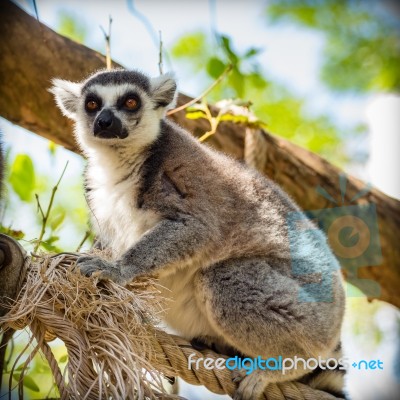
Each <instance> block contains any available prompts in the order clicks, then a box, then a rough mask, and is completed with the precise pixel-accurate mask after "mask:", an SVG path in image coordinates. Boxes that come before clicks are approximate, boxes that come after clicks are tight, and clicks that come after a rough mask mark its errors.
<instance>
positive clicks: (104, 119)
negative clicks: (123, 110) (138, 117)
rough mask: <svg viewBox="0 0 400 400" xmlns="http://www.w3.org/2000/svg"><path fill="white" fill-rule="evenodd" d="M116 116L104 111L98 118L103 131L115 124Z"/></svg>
mask: <svg viewBox="0 0 400 400" xmlns="http://www.w3.org/2000/svg"><path fill="white" fill-rule="evenodd" d="M113 118H114V115H113V113H112V112H111V111H110V110H104V111H103V112H102V113H101V114H100V115H99V116H98V118H97V124H98V125H99V127H100V128H101V129H107V128H109V127H110V126H111V125H112V123H113Z"/></svg>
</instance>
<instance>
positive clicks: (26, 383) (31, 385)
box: [24, 375, 40, 392]
mask: <svg viewBox="0 0 400 400" xmlns="http://www.w3.org/2000/svg"><path fill="white" fill-rule="evenodd" d="M24 386H25V387H26V388H28V389H30V390H32V391H33V392H40V389H39V386H38V385H37V384H36V382H35V381H34V380H33V379H32V378H31V377H30V376H28V375H27V376H24Z"/></svg>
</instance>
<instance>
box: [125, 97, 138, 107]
mask: <svg viewBox="0 0 400 400" xmlns="http://www.w3.org/2000/svg"><path fill="white" fill-rule="evenodd" d="M138 105H139V102H138V101H137V100H136V99H133V98H132V97H129V98H128V99H126V100H125V107H126V108H128V109H129V110H134V109H135V108H137V107H138Z"/></svg>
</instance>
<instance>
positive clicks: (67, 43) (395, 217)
mask: <svg viewBox="0 0 400 400" xmlns="http://www.w3.org/2000/svg"><path fill="white" fill-rule="evenodd" d="M0 11H1V15H2V23H1V24H0V37H1V41H0V54H1V55H2V62H1V63H0V91H1V92H0V115H1V116H3V117H4V118H6V119H8V120H10V121H11V122H13V123H15V124H18V125H20V126H22V127H24V128H27V129H28V130H30V131H32V132H35V133H37V134H38V135H41V136H43V137H45V138H47V139H50V140H53V141H54V142H56V143H58V144H60V145H62V146H64V147H66V148H67V149H70V150H73V151H76V150H77V147H76V143H75V141H74V138H73V135H72V129H71V124H70V123H69V122H68V121H67V119H66V118H64V117H63V116H62V115H61V113H60V111H59V110H58V108H56V107H55V105H54V101H53V98H52V96H51V95H50V94H49V93H48V92H47V91H46V89H47V88H49V87H50V80H51V79H52V78H53V77H60V78H63V79H70V80H76V81H77V80H81V79H82V78H84V77H85V76H86V75H87V74H89V73H91V72H93V71H95V70H96V69H99V68H102V67H103V66H104V56H103V55H101V54H99V53H97V52H95V51H93V50H90V49H88V48H86V47H85V46H82V45H79V44H78V43H75V42H73V41H71V40H69V39H67V38H65V37H62V36H60V35H58V34H57V33H55V32H54V31H52V30H51V29H49V28H47V27H46V26H44V25H42V24H41V23H40V22H38V21H37V20H35V18H33V17H31V16H29V15H28V14H26V13H25V12H23V11H22V10H20V9H19V8H18V7H17V6H16V5H14V4H13V3H11V2H9V1H2V2H0ZM190 100H191V99H190V98H189V97H187V96H184V95H180V96H179V101H178V104H179V105H183V104H186V103H188V102H189V101H190ZM211 111H212V113H213V115H217V114H218V110H216V109H215V108H213V107H211ZM171 119H173V120H175V121H176V122H178V123H179V124H180V125H182V126H184V127H185V128H186V129H188V130H189V131H190V132H192V133H193V134H194V135H195V136H197V137H200V136H201V135H203V134H204V133H205V132H207V131H208V129H209V126H208V122H207V121H206V120H203V119H198V120H189V119H186V118H185V112H184V111H179V112H176V113H175V114H173V115H172V116H171ZM260 134H261V135H262V136H263V140H265V142H266V149H267V150H266V151H267V162H266V165H265V166H264V167H263V168H262V172H263V173H265V174H266V175H268V176H269V177H270V178H272V179H273V180H274V181H276V182H277V183H278V184H280V185H281V186H282V187H283V188H284V189H285V190H286V191H287V192H288V193H289V194H290V195H291V196H292V197H293V198H294V199H295V200H296V201H297V202H298V203H299V204H300V206H301V207H302V208H303V209H305V210H316V209H324V208H327V207H328V208H330V207H332V206H334V205H332V204H331V203H330V202H329V201H328V200H327V199H325V198H324V197H323V196H321V195H320V194H319V193H318V191H317V190H316V189H317V187H319V186H321V187H323V188H325V189H326V190H327V191H328V192H329V193H330V194H331V195H332V196H333V197H335V194H336V195H337V198H339V197H340V185H339V174H340V173H341V171H340V170H339V169H337V168H336V167H334V166H332V165H331V164H329V163H328V162H327V161H325V160H323V159H322V158H320V157H319V156H317V155H315V154H313V153H310V152H309V151H307V150H304V149H302V148H300V147H298V146H296V145H294V144H292V143H290V142H288V141H286V140H284V139H281V138H278V137H276V136H272V135H270V134H268V133H267V132H265V131H261V133H260ZM244 137H245V127H243V126H239V125H235V124H232V123H228V122H221V123H220V124H219V126H218V131H217V134H215V135H213V136H212V137H210V138H209V140H208V141H207V143H208V144H209V145H211V146H213V147H215V148H217V149H219V150H223V151H224V152H226V153H228V154H230V155H232V156H234V157H236V158H238V159H242V158H243V149H244ZM365 186H366V185H365V184H364V183H363V182H361V181H359V180H358V179H355V178H352V177H349V179H348V183H347V191H346V194H345V198H344V200H345V202H346V204H350V203H351V204H356V205H362V204H368V203H373V204H375V205H376V210H377V216H378V224H379V233H380V246H381V250H382V257H383V259H382V263H380V265H377V266H365V267H361V268H358V269H356V270H354V269H349V270H348V271H347V273H348V274H350V275H349V276H350V277H354V274H355V275H357V274H358V277H359V278H366V279H372V280H375V281H376V282H377V283H379V285H380V287H381V294H380V296H379V298H380V299H381V300H384V301H387V302H389V303H392V304H394V305H396V306H400V294H399V290H398V288H399V287H400V246H399V244H398V243H399V237H400V202H399V201H397V200H395V199H392V198H390V197H389V196H386V195H384V194H383V193H382V192H380V191H379V190H376V189H371V190H370V191H369V192H368V193H367V194H366V195H365V196H363V197H361V198H358V199H357V200H354V201H352V199H353V197H354V196H356V194H357V193H358V192H360V191H361V190H362V189H364V188H365ZM355 283H356V284H357V282H355ZM360 286H362V285H361V284H360Z"/></svg>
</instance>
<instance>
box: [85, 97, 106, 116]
mask: <svg viewBox="0 0 400 400" xmlns="http://www.w3.org/2000/svg"><path fill="white" fill-rule="evenodd" d="M89 101H95V102H96V103H97V105H98V107H97V108H96V109H95V110H90V109H88V108H87V104H88V103H89ZM102 105H103V102H102V101H101V98H100V97H99V96H97V94H95V93H89V94H88V95H87V96H86V98H85V110H86V112H87V113H89V114H94V113H96V112H97V111H99V110H101V107H102Z"/></svg>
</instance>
